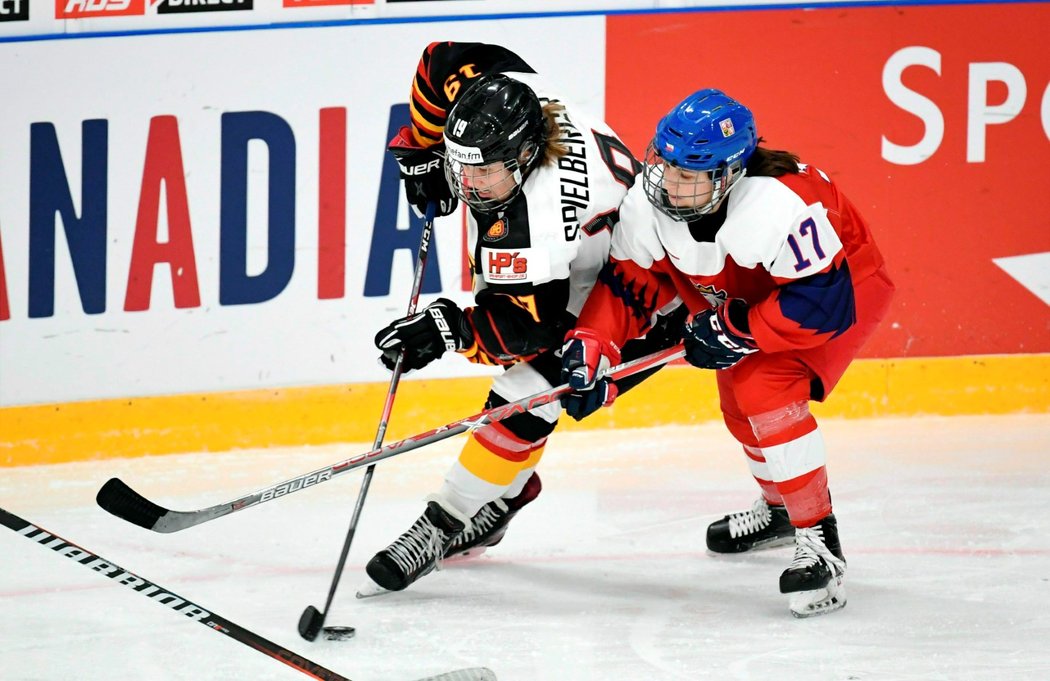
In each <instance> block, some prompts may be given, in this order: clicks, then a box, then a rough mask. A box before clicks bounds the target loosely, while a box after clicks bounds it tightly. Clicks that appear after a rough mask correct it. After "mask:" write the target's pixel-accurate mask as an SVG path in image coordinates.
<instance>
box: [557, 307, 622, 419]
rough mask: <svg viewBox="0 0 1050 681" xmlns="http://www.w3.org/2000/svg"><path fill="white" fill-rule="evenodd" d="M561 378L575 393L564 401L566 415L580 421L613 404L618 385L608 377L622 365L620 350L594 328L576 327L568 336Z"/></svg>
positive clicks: (567, 396)
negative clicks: (613, 369) (606, 374)
mask: <svg viewBox="0 0 1050 681" xmlns="http://www.w3.org/2000/svg"><path fill="white" fill-rule="evenodd" d="M565 341H566V342H565V346H564V347H563V349H562V355H561V378H562V381H564V382H566V383H568V384H569V387H570V388H572V392H571V393H568V394H567V395H564V396H563V397H562V398H561V402H562V406H564V407H565V413H567V414H568V415H569V416H571V417H573V418H574V419H576V420H577V421H580V420H583V419H584V418H586V417H588V416H590V415H591V414H593V413H594V412H596V411H598V410H599V409H601V408H602V407H607V406H609V405H610V404H612V403H613V401H614V400H615V399H616V395H617V394H618V392H619V391H618V390H617V388H616V384H615V383H613V381H612V379H610V378H608V377H607V376H605V373H606V372H607V371H608V370H609V368H610V367H612V366H615V365H617V364H619V363H620V348H618V347H616V344H615V343H613V342H612V341H610V340H609V339H608V338H606V337H605V336H603V335H602V334H600V333H598V332H597V331H594V330H592V329H584V328H576V329H573V330H572V331H570V332H569V333H568V334H566V336H565Z"/></svg>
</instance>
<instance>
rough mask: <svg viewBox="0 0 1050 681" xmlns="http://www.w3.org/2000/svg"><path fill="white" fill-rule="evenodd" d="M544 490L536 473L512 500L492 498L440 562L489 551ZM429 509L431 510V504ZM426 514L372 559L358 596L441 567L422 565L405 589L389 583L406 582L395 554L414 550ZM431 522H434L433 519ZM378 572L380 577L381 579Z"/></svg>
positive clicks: (379, 592) (376, 592) (377, 593)
mask: <svg viewBox="0 0 1050 681" xmlns="http://www.w3.org/2000/svg"><path fill="white" fill-rule="evenodd" d="M542 489H543V485H542V483H541V482H540V476H539V475H538V474H536V473H533V474H532V477H530V478H529V480H528V482H526V483H525V487H524V488H523V489H522V490H521V492H519V493H518V495H517V496H515V497H512V498H510V499H496V500H495V501H490V502H489V503H487V504H485V505H484V506H483V507H482V508H481V510H480V511H478V512H477V514H475V515H474V517H473V518H472V519H471V521H470V524H469V525H468V526H466V528H465V529H463V530H462V531H460V532H457V533H455V534H453V535H452V537H451V544H447V548H446V549H445V552H444V556H443V557H442V559H441V560H440V561H437V562H438V563H440V562H443V561H444V560H449V559H457V560H458V559H465V558H476V557H477V556H480V555H481V554H483V553H485V550H486V549H488V548H489V547H490V546H495V545H496V544H499V543H500V541H502V539H503V536H504V535H505V534H506V533H507V526H508V525H509V524H510V521H511V520H512V519H513V518H514V516H515V515H516V514H517V513H518V511H520V510H521V509H522V508H523V507H524V506H525V505H526V504H529V503H530V502H532V501H533V500H534V499H535V498H536V497H537V496H539V493H540V491H541V490H542ZM430 503H431V504H437V502H434V501H432V502H430ZM438 508H439V509H440V510H442V511H444V508H443V507H441V506H440V505H439V504H438ZM427 511H428V512H429V511H430V507H429V505H428V507H427ZM426 517H427V514H426V513H424V514H423V516H422V517H420V519H419V520H417V521H416V524H415V525H413V526H412V528H410V529H409V530H408V532H406V533H405V534H403V535H401V537H400V538H398V541H396V542H394V543H393V544H391V545H390V546H389V547H387V548H386V549H384V550H383V551H380V552H379V553H378V554H376V556H375V557H373V558H372V560H371V561H369V563H368V566H367V567H366V568H365V570H366V571H367V572H368V576H369V577H370V578H371V579H369V580H368V581H366V582H365V583H364V584H361V585H360V586H359V587H358V589H357V594H356V595H357V597H358V598H371V597H373V596H380V595H382V594H385V593H390V592H391V591H400V590H401V589H404V588H405V587H406V586H408V585H409V584H411V583H412V582H414V581H415V580H417V579H419V578H420V577H422V576H423V575H425V574H427V573H428V572H430V571H431V570H433V569H434V567H438V566H437V565H435V566H434V567H430V568H429V569H426V570H423V569H422V568H420V569H419V570H418V574H417V575H416V576H415V577H414V578H412V579H410V580H408V581H407V582H405V585H404V586H402V587H401V589H391V588H389V587H388V586H386V584H394V585H397V584H399V583H400V582H401V581H403V579H402V578H399V577H397V574H398V573H399V572H404V570H402V568H401V567H400V565H399V563H398V561H397V560H396V558H395V556H404V555H406V553H408V552H409V551H412V550H413V549H409V548H407V546H408V545H409V544H413V545H418V544H419V541H418V540H417V539H415V537H417V536H421V533H423V532H425V529H418V530H417V526H419V525H420V524H421V523H424V524H425V523H426V522H427V521H426ZM430 522H431V524H433V521H430ZM399 542H400V544H399ZM395 547H397V548H395ZM427 548H429V547H427ZM373 565H374V567H373ZM373 571H375V572H376V575H373ZM377 575H378V576H379V578H378V579H377ZM391 575H393V576H391ZM380 580H382V581H380Z"/></svg>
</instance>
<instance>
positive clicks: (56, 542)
mask: <svg viewBox="0 0 1050 681" xmlns="http://www.w3.org/2000/svg"><path fill="white" fill-rule="evenodd" d="M0 524H2V525H4V527H7V528H10V529H11V530H12V531H13V532H14V533H15V534H19V535H22V536H23V537H25V538H26V539H28V540H30V541H33V542H36V543H37V544H39V545H40V546H43V547H46V548H49V549H51V550H52V551H54V552H55V553H56V554H58V555H60V556H64V557H65V558H68V559H69V560H72V561H73V562H75V563H79V564H80V565H83V566H84V567H86V568H90V569H91V570H94V571H95V572H97V573H98V574H100V575H102V576H103V577H108V578H109V579H111V580H113V581H114V582H115V583H117V584H121V585H123V586H126V587H128V588H129V589H131V590H132V591H134V592H136V593H139V594H142V595H143V596H145V597H146V598H149V599H151V600H154V601H156V602H157V603H160V604H161V605H166V606H167V607H169V608H171V609H172V610H174V611H175V612H177V613H179V614H180V615H182V616H184V617H186V618H187V619H190V620H192V621H194V622H200V623H201V624H203V625H204V626H206V627H208V628H209V629H211V630H212V631H217V632H219V633H220V634H225V635H226V636H229V637H230V638H232V639H233V640H235V641H238V642H240V643H243V644H244V645H246V646H248V647H249V648H252V649H253V650H257V651H258V652H260V653H262V654H264V655H267V656H269V657H272V658H273V659H275V660H277V661H278V662H283V663H284V664H286V665H288V666H289V667H291V668H292V669H295V670H298V671H300V672H302V673H303V674H306V675H307V676H309V677H311V678H314V679H322V680H323V681H350V679H348V678H347V677H345V676H342V675H340V674H336V673H335V672H333V671H331V670H330V669H326V668H324V667H322V666H321V665H319V664H317V663H316V662H311V661H310V660H308V659H306V658H305V657H303V656H301V655H299V654H298V653H294V652H292V651H291V650H288V649H287V648H285V647H283V646H280V645H278V644H276V643H274V642H273V641H268V640H266V639H265V638H263V637H262V636H259V635H258V634H255V633H252V632H250V631H248V630H247V629H245V628H244V627H242V626H240V625H238V624H235V623H233V622H231V621H230V620H228V619H225V618H223V617H220V616H218V615H216V614H215V613H213V612H211V611H209V610H206V609H205V608H202V607H201V606H199V605H197V604H196V603H193V602H192V601H188V600H186V599H185V598H183V597H182V596H179V595H177V594H176V593H174V592H173V591H169V590H167V589H165V588H164V587H162V586H159V585H158V584H155V583H154V582H151V581H150V580H148V579H145V578H144V577H139V576H138V575H136V574H134V573H132V572H129V571H127V570H125V569H124V568H122V567H120V566H119V565H117V564H116V563H114V562H113V561H110V560H107V559H106V558H102V557H100V556H97V555H95V554H94V553H91V552H90V551H88V550H87V549H85V548H82V547H80V546H77V545H76V544H74V543H72V542H69V541H66V540H65V539H63V538H62V537H59V536H58V535H56V534H52V533H51V532H48V531H47V530H45V529H43V528H42V527H39V526H37V525H34V524H33V523H31V522H29V521H28V520H24V519H22V518H20V517H18V516H16V515H15V514H13V513H10V512H8V511H5V510H4V509H2V508H0Z"/></svg>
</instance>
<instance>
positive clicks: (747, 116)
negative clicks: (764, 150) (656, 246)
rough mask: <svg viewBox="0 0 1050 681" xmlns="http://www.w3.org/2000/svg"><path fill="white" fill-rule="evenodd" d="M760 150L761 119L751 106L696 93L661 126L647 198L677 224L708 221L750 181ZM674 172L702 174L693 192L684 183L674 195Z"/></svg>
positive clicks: (647, 175)
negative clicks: (751, 165) (744, 181)
mask: <svg viewBox="0 0 1050 681" xmlns="http://www.w3.org/2000/svg"><path fill="white" fill-rule="evenodd" d="M757 146H758V134H757V132H756V131H755V119H754V116H753V115H752V114H751V111H750V110H749V109H748V108H747V107H746V106H744V105H743V104H740V103H739V102H737V101H735V100H733V99H732V98H730V97H729V96H727V95H726V94H725V93H724V92H722V91H721V90H715V89H711V88H708V89H704V90H699V91H697V92H694V93H693V94H691V95H689V96H688V97H686V98H685V99H684V100H682V101H681V102H680V103H679V104H677V105H676V106H675V107H674V108H673V109H671V111H670V112H669V113H668V114H667V115H666V116H664V117H663V119H662V120H661V121H660V122H659V124H657V126H656V134H655V135H653V139H652V141H651V142H650V144H649V147H648V149H646V154H645V162H646V165H645V168H644V170H643V173H642V183H643V185H644V187H645V193H646V196H647V197H648V199H649V202H650V203H652V204H653V206H655V207H656V209H657V210H659V211H660V212H662V213H664V214H665V215H667V216H669V217H671V218H672V219H675V220H680V221H689V220H695V219H697V218H699V217H701V216H703V215H707V214H708V213H711V212H712V211H713V210H714V209H715V208H716V207H717V206H718V204H719V203H720V202H721V201H722V200H723V199H725V198H726V196H727V195H728V194H729V192H730V191H731V190H732V189H733V187H735V186H737V183H738V182H739V181H740V180H741V179H742V178H743V177H744V175H745V174H746V168H747V162H748V160H749V159H750V158H751V155H752V154H753V153H754V151H755V148H756V147H757ZM668 166H672V167H674V168H677V169H680V170H682V171H685V172H688V173H696V174H697V182H696V183H694V187H693V191H692V192H690V187H689V181H688V180H686V181H682V179H681V178H680V177H679V178H677V181H675V182H674V186H673V187H670V188H671V189H673V190H674V191H673V192H669V191H668V189H669V180H668V173H667V172H666V170H667V167H668ZM672 179H674V178H672ZM708 179H709V180H710V184H708V183H707V182H706V180H708ZM701 182H702V185H701ZM709 187H710V189H708V188H709ZM672 195H673V199H672Z"/></svg>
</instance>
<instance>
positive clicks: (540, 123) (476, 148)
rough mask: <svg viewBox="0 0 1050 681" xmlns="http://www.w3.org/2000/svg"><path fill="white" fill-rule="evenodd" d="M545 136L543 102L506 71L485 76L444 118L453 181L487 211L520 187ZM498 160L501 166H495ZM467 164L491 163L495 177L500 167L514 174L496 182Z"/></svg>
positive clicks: (465, 196)
mask: <svg viewBox="0 0 1050 681" xmlns="http://www.w3.org/2000/svg"><path fill="white" fill-rule="evenodd" d="M545 137H546V126H545V124H544V117H543V107H542V106H541V105H540V100H539V98H538V97H537V96H536V93H535V92H533V91H532V88H530V87H529V86H528V85H526V84H525V83H523V82H521V81H519V80H515V79H513V78H510V77H509V76H505V75H503V74H494V75H488V76H481V77H480V78H478V79H476V80H475V81H474V82H473V83H471V84H470V86H469V87H468V88H467V90H466V91H465V92H464V93H463V94H462V95H461V96H460V98H459V99H458V100H457V101H456V103H455V104H454V105H453V106H452V110H451V111H449V114H448V119H447V120H446V121H445V152H446V153H445V159H446V164H445V173H446V176H447V177H448V182H449V186H450V187H451V188H452V190H453V191H454V192H455V193H456V195H457V196H459V198H460V199H462V200H463V201H464V202H465V203H466V204H467V205H469V206H471V207H472V208H475V209H477V210H479V211H481V212H485V213H491V212H494V211H496V210H498V209H500V208H501V207H503V206H505V205H506V204H507V203H509V202H510V201H511V200H512V199H513V198H514V197H515V196H517V194H518V192H520V191H521V186H522V185H523V184H524V182H525V178H526V177H527V176H528V174H529V171H530V170H531V169H532V168H533V167H534V166H535V165H536V163H537V162H538V161H539V160H540V157H541V156H542V145H543V142H544V138H545ZM496 163H502V167H500V166H495V167H493V166H492V164H496ZM465 166H486V167H487V168H488V173H489V175H490V176H491V177H492V178H495V173H497V172H499V171H500V170H501V168H505V169H506V170H507V171H509V173H510V174H509V177H506V179H505V180H504V181H502V182H500V183H499V184H498V185H493V184H492V183H491V182H487V181H486V180H485V176H484V173H481V172H479V171H480V169H479V168H465ZM500 175H501V176H505V174H503V173H500ZM512 182H513V184H511V183H512ZM485 194H487V195H485Z"/></svg>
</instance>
